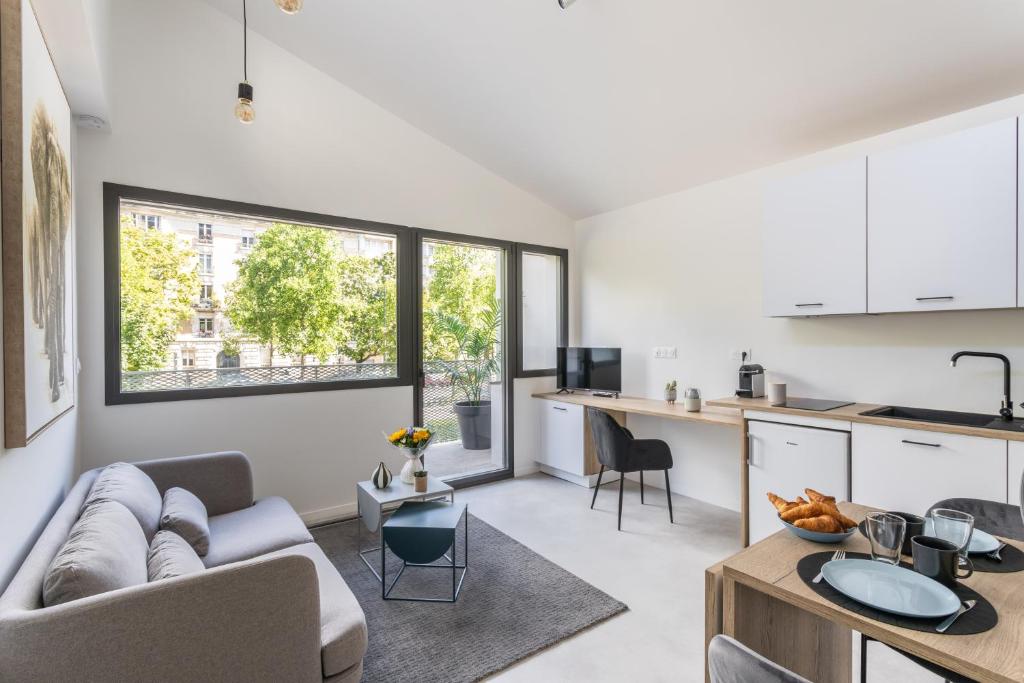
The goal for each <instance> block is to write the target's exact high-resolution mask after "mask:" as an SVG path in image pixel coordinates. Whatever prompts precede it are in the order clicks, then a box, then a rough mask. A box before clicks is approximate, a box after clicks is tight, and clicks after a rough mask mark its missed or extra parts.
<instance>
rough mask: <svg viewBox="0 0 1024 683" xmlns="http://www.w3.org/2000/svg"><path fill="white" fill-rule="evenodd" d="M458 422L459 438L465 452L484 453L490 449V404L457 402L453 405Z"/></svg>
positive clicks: (487, 402) (484, 402) (483, 402)
mask: <svg viewBox="0 0 1024 683" xmlns="http://www.w3.org/2000/svg"><path fill="white" fill-rule="evenodd" d="M455 417H456V418H458V420H459V436H461V437H462V447H463V448H465V449H466V450H467V451H484V450H487V449H488V448H490V447H491V402H490V401H459V402H458V403H456V404H455Z"/></svg>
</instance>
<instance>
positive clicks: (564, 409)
mask: <svg viewBox="0 0 1024 683" xmlns="http://www.w3.org/2000/svg"><path fill="white" fill-rule="evenodd" d="M551 409H552V410H560V411H562V412H563V413H564V412H567V411H568V409H567V408H560V407H558V406H551Z"/></svg>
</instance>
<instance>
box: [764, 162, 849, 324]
mask: <svg viewBox="0 0 1024 683" xmlns="http://www.w3.org/2000/svg"><path fill="white" fill-rule="evenodd" d="M866 184H867V178H866V159H865V158H864V157H859V158H856V159H851V160H849V161H844V162H842V163H839V164H833V165H831V166H825V167H822V168H816V169H814V170H811V171H807V172H805V173H802V174H800V175H796V176H791V177H788V178H782V179H779V180H776V181H775V182H773V183H771V184H770V185H769V186H768V187H767V189H766V191H765V215H764V234H763V240H764V314H765V315H766V316H770V317H784V316H804V315H832V314H840V313H866V312H867V292H866V286H867V282H866V280H867V266H866V265H865V258H866V250H867V234H866V226H865V218H866V216H865V213H866V210H867V202H866V196H865V193H866V191H867V188H866Z"/></svg>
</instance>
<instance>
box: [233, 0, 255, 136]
mask: <svg viewBox="0 0 1024 683" xmlns="http://www.w3.org/2000/svg"><path fill="white" fill-rule="evenodd" d="M235 118H236V119H238V120H239V121H241V122H242V123H245V124H249V123H252V122H253V121H254V120H255V119H256V110H255V109H254V108H253V106H252V86H251V85H249V20H248V17H247V16H246V12H245V0H242V82H241V83H239V84H238V104H236V105H235Z"/></svg>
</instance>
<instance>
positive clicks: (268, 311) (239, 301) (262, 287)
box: [227, 223, 344, 363]
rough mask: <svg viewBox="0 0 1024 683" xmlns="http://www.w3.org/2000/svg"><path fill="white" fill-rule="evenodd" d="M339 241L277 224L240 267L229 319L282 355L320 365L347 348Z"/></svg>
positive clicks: (309, 229)
mask: <svg viewBox="0 0 1024 683" xmlns="http://www.w3.org/2000/svg"><path fill="white" fill-rule="evenodd" d="M338 250H339V245H338V244H337V242H336V238H335V236H334V235H333V234H332V233H331V232H329V231H327V230H324V229H322V228H313V227H308V226H301V225H292V224H288V223H274V225H273V226H271V227H270V229H268V230H267V231H266V232H264V233H263V234H262V235H260V239H259V241H257V242H256V246H255V247H253V250H252V252H251V253H250V254H249V256H248V257H247V258H246V259H244V260H242V261H240V262H239V263H238V278H237V279H236V280H235V281H234V282H232V283H231V285H230V287H229V294H228V300H227V315H228V318H229V319H230V320H231V323H232V325H234V326H235V328H237V329H238V330H239V331H241V332H242V333H244V334H246V335H249V336H251V337H254V338H255V339H256V340H257V341H259V342H260V343H261V344H267V345H269V346H270V348H271V351H272V352H273V350H274V349H276V350H277V351H279V352H280V353H284V354H290V355H298V356H300V357H301V358H303V359H304V358H305V356H315V357H316V358H317V359H319V360H320V362H321V363H323V362H326V361H327V358H328V357H329V356H330V355H332V354H333V353H335V352H336V351H337V350H338V348H339V347H341V346H343V334H342V332H343V331H342V324H341V321H342V316H343V313H344V303H343V301H342V294H343V287H342V282H341V268H340V265H339V260H340V259H339V258H338Z"/></svg>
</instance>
